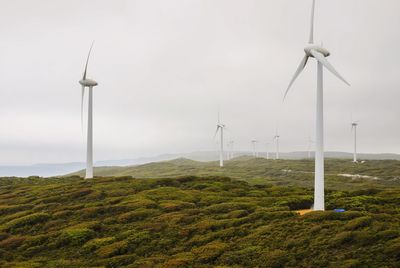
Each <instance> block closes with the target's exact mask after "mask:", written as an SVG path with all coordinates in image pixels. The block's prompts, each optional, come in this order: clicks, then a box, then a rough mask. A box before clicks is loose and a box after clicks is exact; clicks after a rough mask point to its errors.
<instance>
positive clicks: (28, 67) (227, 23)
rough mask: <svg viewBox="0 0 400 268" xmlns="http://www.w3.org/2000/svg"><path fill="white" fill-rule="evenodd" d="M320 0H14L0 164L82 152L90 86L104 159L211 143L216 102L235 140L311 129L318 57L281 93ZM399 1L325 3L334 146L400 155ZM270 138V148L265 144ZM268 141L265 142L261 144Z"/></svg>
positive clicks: (98, 149)
mask: <svg viewBox="0 0 400 268" xmlns="http://www.w3.org/2000/svg"><path fill="white" fill-rule="evenodd" d="M310 4H311V0H191V1H187V0H140V1H135V0H129V1H128V0H126V1H124V0H114V1H108V0H107V1H106V0H68V1H66V0H63V1H62V0H36V1H29V0H13V1H2V2H1V8H0V36H1V42H0V125H1V126H2V128H1V131H0V164H3V165H4V164H27V163H41V162H65V161H83V160H84V159H85V144H84V142H83V137H82V134H81V128H80V85H79V84H78V81H79V79H80V78H81V76H82V72H83V67H84V66H83V65H84V61H85V57H86V54H87V51H88V49H89V46H90V44H91V41H92V40H96V44H95V47H94V50H93V54H92V56H93V57H92V61H91V65H90V66H89V71H88V75H89V77H90V78H94V79H96V80H97V81H98V82H99V86H98V87H97V88H95V94H94V105H95V106H94V112H95V113H94V115H95V117H94V135H95V136H94V142H95V160H104V159H121V158H135V157H140V156H149V155H155V154H161V153H174V152H190V151H197V150H215V149H216V143H215V141H214V140H213V135H214V131H215V124H216V121H217V111H218V107H220V109H221V114H222V119H223V122H224V123H225V124H226V125H227V126H228V128H229V130H228V133H227V135H228V136H230V137H229V139H234V140H235V142H236V149H238V150H250V149H251V147H250V140H251V139H254V138H256V139H258V140H260V141H262V142H263V143H262V146H264V144H265V143H267V142H272V136H273V135H274V133H275V128H276V125H278V126H279V132H280V135H281V147H282V150H283V151H298V150H306V148H307V140H308V136H311V137H312V138H313V137H314V121H315V120H314V118H315V97H316V96H315V87H316V64H315V61H314V60H311V61H310V64H309V65H308V66H307V69H306V71H305V72H304V73H303V74H302V75H301V76H300V78H299V80H298V81H296V83H295V84H294V87H293V89H292V91H291V92H290V94H289V97H288V99H287V101H286V102H285V103H282V96H283V93H284V91H285V89H286V87H287V85H288V83H289V81H290V79H291V77H292V76H293V74H294V71H295V70H296V68H297V66H298V64H299V62H300V60H301V58H302V57H303V53H304V52H303V48H304V46H305V45H306V43H307V40H308V31H309V16H310ZM399 10H400V1H398V0H330V1H328V0H318V1H317V9H316V33H315V41H318V42H321V41H322V42H323V44H324V46H325V47H326V48H328V49H329V50H330V52H331V54H332V56H331V57H330V58H329V60H330V62H331V63H332V64H333V65H334V66H335V67H336V68H337V69H338V71H339V72H340V73H341V74H342V75H343V76H344V77H345V78H346V79H347V80H348V81H349V82H350V83H351V84H352V87H350V88H349V87H347V86H346V85H344V84H343V83H342V82H341V81H339V80H338V79H336V78H335V77H334V76H333V75H331V74H330V73H328V72H325V74H326V75H325V139H326V149H327V150H341V151H351V146H352V141H351V132H350V118H351V114H353V118H354V119H356V120H359V121H360V126H359V147H360V151H361V152H375V153H378V152H394V153H400V139H399V137H400V125H399V120H398V116H399V114H400V106H399V105H398V103H399V101H400V88H399V87H400V56H399V53H398V47H399V42H400V27H399V25H400V16H399ZM260 146H261V145H260ZM260 149H261V148H260Z"/></svg>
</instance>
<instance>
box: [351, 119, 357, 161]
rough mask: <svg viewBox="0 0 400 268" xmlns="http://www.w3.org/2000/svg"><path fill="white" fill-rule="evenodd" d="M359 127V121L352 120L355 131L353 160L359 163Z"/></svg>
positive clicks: (352, 128) (352, 127)
mask: <svg viewBox="0 0 400 268" xmlns="http://www.w3.org/2000/svg"><path fill="white" fill-rule="evenodd" d="M357 127H358V122H352V123H351V130H352V131H353V133H354V152H353V162H354V163H357V162H358V161H357Z"/></svg>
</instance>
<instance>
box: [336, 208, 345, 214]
mask: <svg viewBox="0 0 400 268" xmlns="http://www.w3.org/2000/svg"><path fill="white" fill-rule="evenodd" d="M333 211H334V212H338V213H343V212H346V210H345V209H344V208H337V209H334V210H333Z"/></svg>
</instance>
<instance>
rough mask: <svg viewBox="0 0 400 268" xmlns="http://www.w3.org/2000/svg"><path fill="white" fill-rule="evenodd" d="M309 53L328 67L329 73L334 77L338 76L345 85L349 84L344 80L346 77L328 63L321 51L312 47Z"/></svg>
mask: <svg viewBox="0 0 400 268" xmlns="http://www.w3.org/2000/svg"><path fill="white" fill-rule="evenodd" d="M310 53H311V55H313V56H314V58H316V59H317V60H318V61H319V62H320V63H322V65H324V66H325V68H326V69H328V70H329V71H330V72H331V73H333V74H334V75H336V77H337V78H339V79H340V80H342V81H343V82H344V83H345V84H346V85H348V86H350V84H349V83H348V82H347V81H346V79H344V78H343V76H341V75H340V74H339V73H338V72H337V71H336V70H335V68H334V67H333V66H332V64H330V63H329V61H328V60H327V59H326V58H325V56H324V55H322V54H321V53H319V52H318V51H316V50H314V49H312V50H311V51H310Z"/></svg>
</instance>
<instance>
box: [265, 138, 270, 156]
mask: <svg viewBox="0 0 400 268" xmlns="http://www.w3.org/2000/svg"><path fill="white" fill-rule="evenodd" d="M265 148H266V150H267V160H269V143H268V142H267V143H266V146H265Z"/></svg>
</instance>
